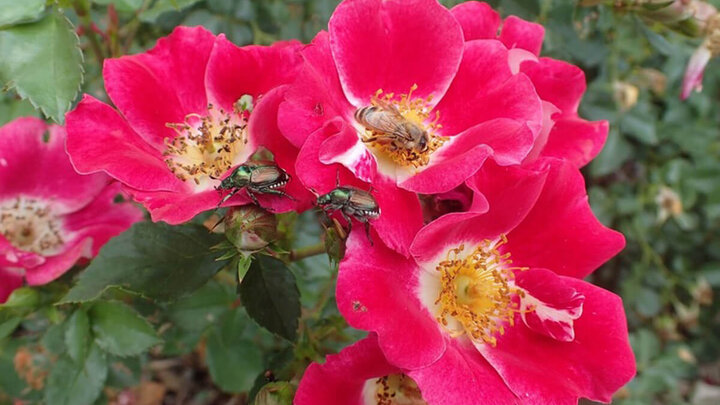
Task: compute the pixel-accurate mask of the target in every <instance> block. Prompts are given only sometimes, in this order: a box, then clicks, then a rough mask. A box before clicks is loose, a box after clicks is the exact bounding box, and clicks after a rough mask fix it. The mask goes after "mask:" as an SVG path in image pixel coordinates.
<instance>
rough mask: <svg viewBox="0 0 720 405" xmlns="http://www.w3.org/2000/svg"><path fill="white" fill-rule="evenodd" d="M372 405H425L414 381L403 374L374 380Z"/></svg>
mask: <svg viewBox="0 0 720 405" xmlns="http://www.w3.org/2000/svg"><path fill="white" fill-rule="evenodd" d="M369 402H371V403H372V404H373V405H375V404H377V405H426V404H427V402H425V400H423V398H422V395H421V393H420V389H419V388H418V386H417V383H415V381H414V380H413V379H412V378H410V377H408V376H407V375H405V374H391V375H386V376H384V377H380V378H378V379H377V380H375V389H374V397H373V398H372V399H371V401H369Z"/></svg>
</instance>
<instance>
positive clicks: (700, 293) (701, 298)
mask: <svg viewBox="0 0 720 405" xmlns="http://www.w3.org/2000/svg"><path fill="white" fill-rule="evenodd" d="M691 293H692V296H693V298H694V299H695V302H697V303H698V304H700V305H710V304H712V301H713V290H712V286H710V283H708V281H707V280H705V278H703V277H701V278H700V279H699V280H698V282H697V284H696V285H695V286H694V287H693V289H692V291H691Z"/></svg>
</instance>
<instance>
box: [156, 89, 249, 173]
mask: <svg viewBox="0 0 720 405" xmlns="http://www.w3.org/2000/svg"><path fill="white" fill-rule="evenodd" d="M248 117H249V111H248V110H247V109H245V108H243V107H241V105H240V104H238V103H236V104H235V108H234V110H233V111H232V112H227V111H225V110H223V109H222V108H220V109H217V108H215V107H214V106H213V105H212V104H209V105H208V107H207V113H206V114H205V115H200V114H188V115H187V116H186V117H185V121H184V122H182V123H168V124H166V125H167V126H168V127H169V128H172V129H174V130H175V132H176V133H177V136H176V137H175V138H172V139H168V138H166V139H165V146H166V148H165V151H164V152H163V155H164V156H165V163H166V164H167V165H168V167H169V168H170V170H172V172H173V174H175V176H177V178H179V179H180V180H182V181H186V180H192V181H194V182H195V184H200V182H201V181H202V180H204V179H207V178H218V177H220V176H222V175H223V174H224V173H225V172H226V171H227V170H228V169H230V168H231V167H232V166H233V165H234V164H235V163H236V162H234V159H235V158H236V157H237V156H238V154H240V152H241V151H242V149H243V147H244V146H245V144H247V142H248V139H247V120H248Z"/></svg>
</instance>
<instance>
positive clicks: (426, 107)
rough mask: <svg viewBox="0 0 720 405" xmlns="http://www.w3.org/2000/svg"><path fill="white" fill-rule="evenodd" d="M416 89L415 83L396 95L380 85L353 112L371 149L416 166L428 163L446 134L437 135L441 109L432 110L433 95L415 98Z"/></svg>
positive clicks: (403, 163)
mask: <svg viewBox="0 0 720 405" xmlns="http://www.w3.org/2000/svg"><path fill="white" fill-rule="evenodd" d="M415 90H417V85H413V86H412V87H411V88H410V91H409V92H408V93H407V94H400V95H399V96H398V95H396V94H394V93H385V92H383V90H382V89H380V90H378V91H377V92H376V93H375V95H373V97H372V98H371V100H370V106H368V107H365V108H361V109H359V110H358V111H357V112H356V119H357V120H358V122H359V123H360V124H361V125H363V126H364V127H365V129H364V131H363V132H362V133H361V139H362V141H363V142H364V143H366V144H367V145H368V146H370V148H371V149H373V150H375V151H378V152H380V153H381V154H382V155H384V156H386V157H388V158H389V159H390V160H392V161H393V162H395V163H396V164H399V165H401V166H412V167H415V168H418V167H422V166H425V165H427V164H428V162H429V161H430V156H431V155H432V153H433V152H435V151H436V150H437V149H438V148H440V147H441V146H442V145H443V143H445V142H446V141H447V140H448V138H447V137H443V136H440V135H437V130H438V129H440V128H441V125H440V124H438V120H439V119H440V112H439V111H435V113H433V112H432V104H431V103H430V102H431V101H432V95H430V96H428V97H426V98H415V97H413V91H415Z"/></svg>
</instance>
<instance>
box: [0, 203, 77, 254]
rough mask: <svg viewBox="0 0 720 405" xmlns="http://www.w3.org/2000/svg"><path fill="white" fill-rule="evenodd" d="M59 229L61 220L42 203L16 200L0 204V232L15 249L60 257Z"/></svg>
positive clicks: (61, 241)
mask: <svg viewBox="0 0 720 405" xmlns="http://www.w3.org/2000/svg"><path fill="white" fill-rule="evenodd" d="M60 227H61V219H60V218H59V217H58V216H57V215H55V214H53V212H52V210H51V209H50V207H49V206H48V204H46V203H44V202H42V201H38V200H35V199H32V198H25V197H18V198H16V199H14V200H6V201H3V202H1V203H0V231H1V232H2V235H3V236H4V237H5V239H7V240H8V241H9V242H10V243H11V244H12V245H13V246H15V247H16V248H18V249H22V250H25V251H27V252H34V253H38V254H41V255H46V256H48V255H53V254H56V253H59V252H60V250H61V248H62V246H63V244H64V241H63V238H62V236H61V232H60Z"/></svg>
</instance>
